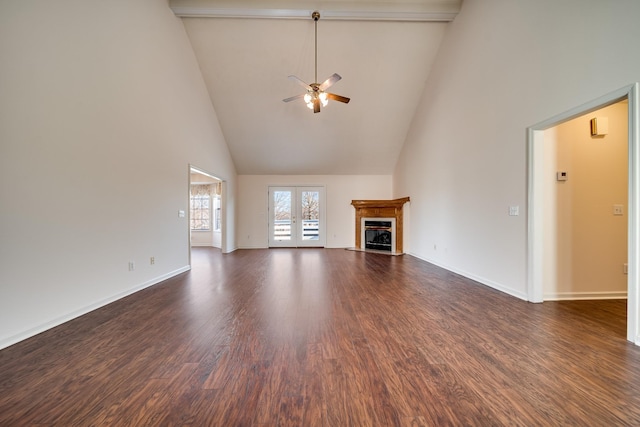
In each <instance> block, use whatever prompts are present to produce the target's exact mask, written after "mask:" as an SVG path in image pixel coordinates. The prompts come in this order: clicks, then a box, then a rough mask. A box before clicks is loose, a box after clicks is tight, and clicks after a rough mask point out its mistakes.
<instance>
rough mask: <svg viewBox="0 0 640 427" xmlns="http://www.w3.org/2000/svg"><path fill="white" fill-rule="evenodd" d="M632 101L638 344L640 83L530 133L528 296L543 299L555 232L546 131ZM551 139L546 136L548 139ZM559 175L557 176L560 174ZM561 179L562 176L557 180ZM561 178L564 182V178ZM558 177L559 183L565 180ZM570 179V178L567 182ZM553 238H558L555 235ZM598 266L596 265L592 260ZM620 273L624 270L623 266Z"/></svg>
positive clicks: (631, 297) (631, 243)
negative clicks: (549, 243) (548, 250)
mask: <svg viewBox="0 0 640 427" xmlns="http://www.w3.org/2000/svg"><path fill="white" fill-rule="evenodd" d="M624 100H626V101H627V102H628V114H627V117H628V141H627V150H628V179H627V183H628V192H627V200H628V202H627V203H628V208H627V212H626V213H627V218H626V219H627V254H628V260H627V265H628V267H627V276H626V277H627V293H626V294H627V339H628V340H629V341H632V342H634V343H635V344H638V345H640V337H639V336H638V332H639V330H640V329H639V310H638V308H639V295H638V287H639V286H638V284H639V278H640V272H639V271H638V267H639V264H640V263H639V260H638V256H639V255H640V247H639V245H640V218H639V215H640V152H639V151H640V150H639V148H640V118H639V117H638V113H639V111H640V109H639V105H638V103H639V101H640V99H639V84H638V83H635V84H633V85H630V86H627V87H624V88H622V89H619V90H618V91H615V92H612V93H610V94H608V95H605V96H603V97H601V98H598V99H596V100H594V101H592V102H589V103H587V104H584V105H581V106H579V107H576V108H574V109H572V110H570V111H567V112H565V113H563V114H560V115H557V116H555V117H552V118H550V119H548V120H545V121H543V122H541V123H538V124H536V125H534V126H532V127H530V128H528V138H527V143H528V161H527V162H528V218H527V220H528V233H527V234H528V239H527V240H528V248H527V249H528V255H527V257H528V259H527V266H528V268H527V270H528V273H527V274H528V277H527V294H528V300H529V301H531V302H542V301H543V300H544V283H545V276H547V277H548V273H545V271H548V270H549V268H550V266H549V265H548V264H549V260H548V257H547V258H545V247H548V246H546V242H547V241H548V239H549V238H550V233H553V230H552V229H550V228H549V224H548V222H549V221H548V220H547V221H545V217H546V216H547V209H548V205H549V201H548V200H546V199H545V180H546V179H547V177H546V175H548V172H549V170H548V168H547V167H548V163H549V161H548V159H547V158H546V157H545V149H544V148H545V133H546V132H545V131H547V130H548V129H551V128H553V127H555V126H558V125H560V124H563V123H565V122H568V121H570V120H573V119H575V118H578V117H580V116H584V115H585V114H588V113H592V112H594V111H596V110H600V109H602V108H605V107H608V106H611V105H613V104H616V103H618V102H620V101H624ZM547 137H548V135H547ZM561 172H562V171H558V172H557V173H561ZM558 176H560V177H561V175H558ZM561 178H562V177H561ZM561 178H560V179H561ZM569 179H570V177H569ZM553 237H554V238H555V236H553ZM594 261H595V260H594ZM620 267H621V269H622V265H621V266H620Z"/></svg>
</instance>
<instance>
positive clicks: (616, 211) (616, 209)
mask: <svg viewBox="0 0 640 427" xmlns="http://www.w3.org/2000/svg"><path fill="white" fill-rule="evenodd" d="M622 209H623V207H622V205H613V214H614V215H624V213H623V211H622Z"/></svg>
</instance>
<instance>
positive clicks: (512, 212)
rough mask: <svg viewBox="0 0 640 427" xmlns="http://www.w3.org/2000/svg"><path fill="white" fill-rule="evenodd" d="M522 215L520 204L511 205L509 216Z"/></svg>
mask: <svg viewBox="0 0 640 427" xmlns="http://www.w3.org/2000/svg"><path fill="white" fill-rule="evenodd" d="M518 215H520V206H509V216H518Z"/></svg>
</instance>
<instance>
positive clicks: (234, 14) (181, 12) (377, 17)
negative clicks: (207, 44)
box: [171, 7, 457, 22]
mask: <svg viewBox="0 0 640 427" xmlns="http://www.w3.org/2000/svg"><path fill="white" fill-rule="evenodd" d="M171 10H173V13H174V14H175V15H176V16H178V17H180V18H254V19H262V18H271V19H309V17H310V16H311V13H312V12H313V10H312V9H215V8H201V7H172V8H171ZM320 14H321V15H322V19H323V20H344V21H412V22H449V21H453V19H454V18H455V17H456V15H457V13H452V12H390V11H339V10H334V11H332V10H321V11H320Z"/></svg>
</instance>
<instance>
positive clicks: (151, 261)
mask: <svg viewBox="0 0 640 427" xmlns="http://www.w3.org/2000/svg"><path fill="white" fill-rule="evenodd" d="M155 263H156V257H154V256H152V257H151V258H149V264H151V265H154V264H155Z"/></svg>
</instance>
